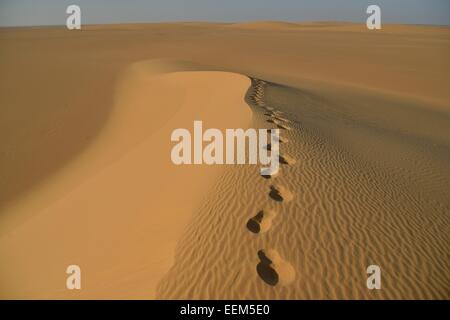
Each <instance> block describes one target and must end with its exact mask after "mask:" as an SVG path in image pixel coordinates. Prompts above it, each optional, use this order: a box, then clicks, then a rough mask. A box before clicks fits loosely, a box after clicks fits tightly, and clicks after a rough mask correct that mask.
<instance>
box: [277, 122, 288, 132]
mask: <svg viewBox="0 0 450 320" xmlns="http://www.w3.org/2000/svg"><path fill="white" fill-rule="evenodd" d="M275 124H276V125H277V127H278V129H283V130H287V131H289V130H292V128H291V127H289V126H287V125H285V124H283V123H280V122H278V121H277V122H276V123H275Z"/></svg>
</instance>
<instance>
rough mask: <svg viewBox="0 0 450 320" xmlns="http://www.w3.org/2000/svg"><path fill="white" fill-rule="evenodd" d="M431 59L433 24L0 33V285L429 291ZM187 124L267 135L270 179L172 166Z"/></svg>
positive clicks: (17, 294) (439, 128)
mask: <svg viewBox="0 0 450 320" xmlns="http://www.w3.org/2000/svg"><path fill="white" fill-rule="evenodd" d="M448 56H450V31H449V29H448V28H442V27H420V26H386V27H385V29H383V31H381V32H369V31H367V30H365V29H364V28H363V27H362V26H360V25H353V24H339V23H321V24H320V23H309V24H293V23H289V24H285V23H278V22H258V23H248V24H209V23H208V24H206V23H205V24H202V23H192V24H186V23H184V24H153V25H115V26H89V27H86V28H85V29H84V30H82V31H81V32H69V31H67V30H65V29H63V28H15V29H14V28H12V29H0V107H1V108H0V143H1V146H2V150H1V153H0V170H1V172H0V175H1V177H2V179H0V261H1V263H0V296H1V297H6V298H144V299H145V298H175V299H178V298H238V299H240V298H250V299H267V298H280V299H286V298H291V299H303V298H316V299H317V298H318V299H326V298H332V299H336V298H346V299H347V298H350V299H354V298H364V299H370V298H381V299H383V298H447V299H448V298H449V296H448V292H449V290H448V289H449V287H448V280H449V279H448V270H449V267H450V266H449V262H448V256H449V253H450V251H449V249H450V248H449V246H450V239H449V236H448V230H449V225H450V223H449V222H450V221H449V219H450V218H449V215H448V213H449V212H450V200H449V198H450V197H449V193H448V190H449V187H450V170H449V169H450V168H449V163H450V135H449V128H450V93H449V91H448V84H449V83H450V72H449V71H450V64H449V60H448ZM161 59H163V60H161ZM186 61H189V62H186ZM247 76H248V77H247ZM249 77H250V78H251V79H252V80H251V81H250V78H249ZM194 120H203V121H204V123H205V124H206V126H208V127H216V128H221V129H223V128H238V127H244V128H245V127H256V128H279V129H280V130H281V132H282V134H281V135H282V140H281V159H280V160H281V163H282V165H281V170H280V172H279V174H278V175H277V176H275V177H272V178H268V177H262V176H260V174H259V166H213V167H207V166H197V167H194V166H191V167H189V166H181V167H177V166H174V165H172V164H171V161H170V149H171V146H172V144H171V143H170V134H171V132H172V130H173V129H175V128H180V127H187V128H190V127H191V126H192V122H193V121H194ZM268 147H269V148H270V146H268ZM69 264H79V265H80V266H81V268H82V274H83V289H82V290H81V291H77V292H69V291H68V290H66V289H65V279H66V274H65V268H66V266H67V265H69ZM370 264H376V265H379V266H380V267H381V269H382V276H383V278H382V290H380V291H369V290H367V288H366V278H367V276H366V273H365V271H366V268H367V266H368V265H370Z"/></svg>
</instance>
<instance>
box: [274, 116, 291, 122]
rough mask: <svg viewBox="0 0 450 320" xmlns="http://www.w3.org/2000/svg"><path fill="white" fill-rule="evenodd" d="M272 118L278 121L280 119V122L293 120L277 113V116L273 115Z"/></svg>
mask: <svg viewBox="0 0 450 320" xmlns="http://www.w3.org/2000/svg"><path fill="white" fill-rule="evenodd" d="M272 118H273V119H275V120H277V121H280V122H284V123H291V121H289V120H288V119H286V118H283V117H280V116H278V115H275V116H273V117H272Z"/></svg>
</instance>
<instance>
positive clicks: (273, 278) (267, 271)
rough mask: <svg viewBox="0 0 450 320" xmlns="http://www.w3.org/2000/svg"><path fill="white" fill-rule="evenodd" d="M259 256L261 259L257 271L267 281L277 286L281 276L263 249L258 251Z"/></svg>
mask: <svg viewBox="0 0 450 320" xmlns="http://www.w3.org/2000/svg"><path fill="white" fill-rule="evenodd" d="M258 257H259V259H260V260H261V261H260V262H259V263H258V265H257V266H256V272H258V275H259V276H260V277H261V279H263V280H264V282H265V283H267V284H268V285H271V286H276V285H277V283H278V281H279V276H278V273H277V272H276V271H275V269H273V268H272V267H271V265H272V261H271V260H270V259H269V258H268V257H267V256H266V254H265V253H264V251H263V250H259V251H258Z"/></svg>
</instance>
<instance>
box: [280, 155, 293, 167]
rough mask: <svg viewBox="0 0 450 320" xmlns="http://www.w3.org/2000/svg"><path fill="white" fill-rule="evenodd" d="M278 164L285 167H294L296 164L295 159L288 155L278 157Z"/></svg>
mask: <svg viewBox="0 0 450 320" xmlns="http://www.w3.org/2000/svg"><path fill="white" fill-rule="evenodd" d="M279 157H280V163H281V164H287V165H294V164H295V163H296V161H295V159H294V158H292V157H290V156H288V155H280V156H279Z"/></svg>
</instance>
